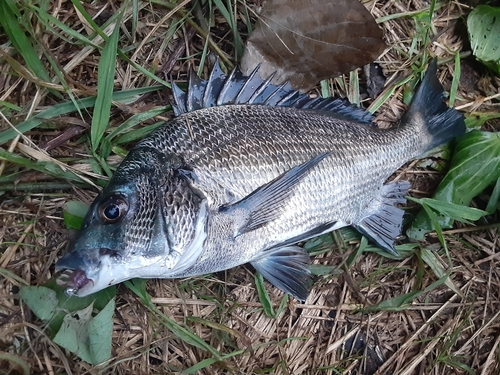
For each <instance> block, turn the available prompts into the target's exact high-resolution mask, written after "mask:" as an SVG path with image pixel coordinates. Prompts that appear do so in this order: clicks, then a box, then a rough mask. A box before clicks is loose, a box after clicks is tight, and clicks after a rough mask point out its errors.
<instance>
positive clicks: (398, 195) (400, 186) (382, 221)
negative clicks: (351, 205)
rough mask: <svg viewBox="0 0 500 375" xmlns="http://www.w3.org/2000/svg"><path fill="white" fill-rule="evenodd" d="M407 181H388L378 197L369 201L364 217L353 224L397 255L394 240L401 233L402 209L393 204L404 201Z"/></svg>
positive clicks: (383, 247) (379, 244)
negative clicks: (369, 204)
mask: <svg viewBox="0 0 500 375" xmlns="http://www.w3.org/2000/svg"><path fill="white" fill-rule="evenodd" d="M409 188H410V183H409V182H408V181H401V182H393V183H388V184H387V185H384V186H383V187H382V191H381V194H380V197H379V198H378V199H376V200H375V201H373V202H372V203H371V206H370V208H369V210H368V212H366V213H365V217H364V218H362V219H361V220H360V221H359V222H358V223H355V224H353V226H354V227H355V228H356V229H357V230H358V231H359V232H360V233H362V234H364V235H365V236H367V237H368V238H369V239H371V240H372V241H373V242H375V243H376V244H377V245H378V246H379V247H381V248H382V249H384V250H386V251H387V252H389V253H390V254H392V255H395V256H398V253H397V251H396V249H395V247H394V241H395V240H396V238H397V237H398V236H399V235H400V234H401V226H402V223H403V216H404V211H403V210H402V209H400V208H398V207H395V206H394V205H395V204H398V203H406V199H405V195H406V194H407V193H408V189H409Z"/></svg>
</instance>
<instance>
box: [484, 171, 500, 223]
mask: <svg viewBox="0 0 500 375" xmlns="http://www.w3.org/2000/svg"><path fill="white" fill-rule="evenodd" d="M497 209H499V210H500V178H499V179H498V180H497V183H496V184H495V188H494V189H493V192H492V193H491V196H490V200H489V201H488V205H487V206H486V212H488V213H489V214H490V215H493V214H494V213H495V211H496V210H497Z"/></svg>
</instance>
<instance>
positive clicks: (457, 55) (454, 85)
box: [449, 51, 461, 107]
mask: <svg viewBox="0 0 500 375" xmlns="http://www.w3.org/2000/svg"><path fill="white" fill-rule="evenodd" d="M460 75H461V70H460V52H459V51H457V52H455V74H453V81H452V82H451V89H450V102H449V106H450V107H453V106H454V105H455V100H456V98H457V91H458V84H459V83H460Z"/></svg>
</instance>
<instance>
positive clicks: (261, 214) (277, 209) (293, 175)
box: [219, 153, 329, 236]
mask: <svg viewBox="0 0 500 375" xmlns="http://www.w3.org/2000/svg"><path fill="white" fill-rule="evenodd" d="M328 155H329V154H328V153H325V154H321V155H318V156H315V157H314V158H312V159H311V160H308V161H307V162H305V163H303V164H301V165H299V166H296V167H293V168H291V169H290V170H289V171H287V172H285V173H283V174H282V175H281V176H279V177H277V178H275V179H274V180H272V181H271V182H269V183H267V184H265V185H262V186H261V187H259V188H258V189H257V190H255V191H253V192H252V193H250V194H249V195H248V196H246V197H245V198H243V199H242V200H240V201H239V202H236V203H234V204H232V205H230V206H222V207H220V208H219V212H221V213H226V214H228V215H232V216H234V217H235V222H236V223H238V227H237V230H236V233H235V235H236V236H239V235H241V234H243V233H246V232H249V231H252V230H255V229H257V228H260V227H261V226H263V225H264V224H266V223H268V222H270V221H273V220H275V219H276V218H278V217H279V216H280V215H281V214H282V212H283V209H284V208H285V206H286V202H287V201H288V200H289V199H290V198H291V197H292V196H293V193H294V188H295V187H296V185H297V184H298V183H299V182H300V181H301V180H302V179H303V178H304V177H305V176H306V175H307V173H308V172H309V171H310V170H311V169H312V168H314V167H315V166H316V165H318V163H319V162H321V160H323V159H324V158H325V157H327V156H328Z"/></svg>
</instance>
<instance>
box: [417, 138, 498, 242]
mask: <svg viewBox="0 0 500 375" xmlns="http://www.w3.org/2000/svg"><path fill="white" fill-rule="evenodd" d="M498 178H500V133H489V132H481V131H477V130H473V131H471V132H470V133H467V134H465V135H464V136H462V137H460V139H459V140H458V142H457V145H456V147H455V155H454V156H453V158H452V160H451V166H450V170H449V171H448V173H447V174H446V176H445V178H444V179H443V180H442V181H441V183H440V184H439V186H438V188H437V191H436V193H435V194H434V199H436V200H439V201H443V202H451V203H455V204H458V205H463V206H468V205H469V204H470V202H471V200H472V199H473V198H474V197H475V196H477V195H478V194H479V193H481V192H482V191H483V190H484V189H485V188H486V187H488V186H489V185H491V184H492V183H494V182H495V181H496V180H497V179H498ZM463 212H464V211H462V213H463ZM468 212H470V211H468ZM438 222H439V225H440V226H441V227H442V228H450V227H451V226H452V225H453V218H451V217H448V216H445V215H440V216H439V217H438ZM432 229H433V228H432V224H431V220H430V219H429V216H428V215H427V214H426V213H425V212H424V211H421V212H420V213H419V214H418V215H417V217H416V218H415V221H414V222H413V224H412V226H411V227H410V229H409V230H408V231H407V235H408V236H409V237H410V238H413V239H416V240H423V239H424V238H425V234H426V233H428V232H430V231H431V230H432Z"/></svg>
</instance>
